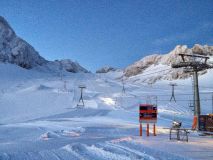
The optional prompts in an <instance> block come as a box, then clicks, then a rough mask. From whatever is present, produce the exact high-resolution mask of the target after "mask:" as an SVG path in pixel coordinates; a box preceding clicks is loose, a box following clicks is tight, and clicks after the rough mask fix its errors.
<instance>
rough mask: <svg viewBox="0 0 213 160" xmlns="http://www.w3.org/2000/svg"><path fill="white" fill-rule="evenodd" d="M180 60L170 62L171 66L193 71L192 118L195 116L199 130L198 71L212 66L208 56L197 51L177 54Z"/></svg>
mask: <svg viewBox="0 0 213 160" xmlns="http://www.w3.org/2000/svg"><path fill="white" fill-rule="evenodd" d="M179 56H180V57H181V59H182V61H181V62H178V63H175V64H172V68H184V72H185V73H193V81H194V87H193V88H194V107H195V108H194V118H196V121H197V124H196V129H197V130H199V120H198V119H199V117H200V113H201V109H200V95H199V84H198V72H200V71H203V70H206V69H210V68H213V65H211V64H208V63H207V61H208V59H209V57H207V56H203V55H201V54H199V53H193V54H179Z"/></svg>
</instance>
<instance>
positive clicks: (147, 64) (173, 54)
mask: <svg viewBox="0 0 213 160" xmlns="http://www.w3.org/2000/svg"><path fill="white" fill-rule="evenodd" d="M179 54H200V55H205V56H213V46H207V45H204V46H202V45H199V44H195V45H194V46H193V47H192V48H188V47H187V46H186V45H177V46H176V47H175V48H174V49H173V50H172V51H170V52H169V53H167V54H164V55H159V54H153V55H149V56H146V57H144V58H142V59H141V60H139V61H137V62H135V63H134V64H132V65H130V66H128V67H127V68H126V69H125V70H124V75H125V76H126V77H132V76H136V75H139V74H143V73H145V72H147V70H155V69H158V68H159V66H160V67H162V66H163V67H164V68H167V69H168V71H167V72H166V73H165V74H162V73H159V75H157V76H156V77H157V79H162V78H163V79H178V78H186V77H188V76H189V74H185V73H184V72H183V69H181V68H180V69H175V70H174V69H172V68H171V64H173V63H178V62H180V61H182V60H181V57H180V56H179ZM151 67H152V69H150V68H151ZM153 79H154V80H153ZM157 79H156V78H153V77H152V80H153V81H156V80H157Z"/></svg>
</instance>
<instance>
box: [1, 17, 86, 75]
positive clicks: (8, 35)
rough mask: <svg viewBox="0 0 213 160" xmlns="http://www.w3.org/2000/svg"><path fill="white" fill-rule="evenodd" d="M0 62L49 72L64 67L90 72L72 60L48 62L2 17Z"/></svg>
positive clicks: (69, 70)
mask: <svg viewBox="0 0 213 160" xmlns="http://www.w3.org/2000/svg"><path fill="white" fill-rule="evenodd" d="M0 62H6V63H11V64H16V65H18V66H20V67H22V68H25V69H32V68H39V69H40V70H42V68H43V70H45V69H46V68H48V70H49V71H54V70H55V69H57V70H58V68H60V67H62V68H63V69H64V70H66V71H68V72H73V73H76V72H88V71H87V70H86V69H85V68H83V67H82V66H80V65H79V64H78V63H77V62H73V61H71V60H60V61H58V60H57V61H53V62H52V61H48V60H46V59H45V58H43V57H42V56H40V55H39V53H38V52H37V51H36V50H35V49H34V48H33V47H32V46H31V45H30V44H29V43H27V42H26V41H24V40H23V39H21V38H19V37H18V36H17V35H16V33H15V31H14V30H13V29H12V28H11V27H10V25H9V24H8V22H7V21H6V20H5V19H4V18H3V17H1V16H0Z"/></svg>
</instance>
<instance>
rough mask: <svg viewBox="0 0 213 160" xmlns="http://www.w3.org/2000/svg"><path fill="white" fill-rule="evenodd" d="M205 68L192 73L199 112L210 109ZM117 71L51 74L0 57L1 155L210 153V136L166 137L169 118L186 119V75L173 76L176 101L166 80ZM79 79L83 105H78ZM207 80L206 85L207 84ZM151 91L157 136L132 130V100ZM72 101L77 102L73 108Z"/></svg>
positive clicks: (144, 99) (58, 158)
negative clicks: (196, 76) (197, 87)
mask: <svg viewBox="0 0 213 160" xmlns="http://www.w3.org/2000/svg"><path fill="white" fill-rule="evenodd" d="M212 73H213V72H211V71H209V72H208V73H207V74H205V75H203V76H200V77H199V80H200V86H201V88H200V92H201V99H202V113H203V114H206V113H210V112H211V100H210V99H211V94H209V92H210V91H213V81H212V80H213V76H212V75H213V74H212ZM121 74H122V73H120V72H109V73H106V74H92V73H76V74H72V73H66V74H64V75H63V77H62V79H61V77H60V75H58V74H56V73H49V74H47V73H43V72H42V73H41V72H39V71H38V70H25V69H23V68H21V67H18V66H16V65H11V64H0V75H1V78H0V107H1V112H0V124H1V125H0V133H1V134H0V159H1V160H13V159H14V160H24V159H27V160H36V159H37V160H38V159H39V160H43V159H44V160H75V159H76V160H78V159H79V160H90V159H91V160H95V159H97V160H105V159H107V160H135V159H136V160H137V159H142V160H158V159H160V160H164V159H168V160H181V159H183V160H184V159H202V160H205V159H209V160H210V159H213V139H212V137H201V136H198V134H199V133H197V132H191V133H190V135H189V142H188V143H187V142H181V141H170V140H169V135H168V130H165V129H163V128H165V127H170V126H171V122H172V121H173V120H174V119H175V120H176V119H178V120H181V121H182V122H183V127H185V128H190V127H191V125H192V118H193V112H192V111H191V108H190V107H189V104H188V103H189V102H190V100H192V86H191V80H190V79H187V80H176V81H173V82H175V83H177V85H178V86H177V87H176V90H175V95H176V100H177V102H176V103H175V102H173V101H172V102H170V101H169V99H170V93H171V87H170V86H169V83H170V82H169V81H159V82H157V83H156V84H152V85H150V84H147V83H141V82H137V81H134V80H131V79H129V80H128V81H125V82H124V85H125V92H122V87H123V86H122V85H123V84H122V81H121V79H120V76H121ZM79 85H85V86H86V88H85V89H84V90H83V98H84V103H85V106H81V105H80V106H78V104H79V102H78V101H79V98H80V89H79V88H78V87H79ZM208 86H210V87H208ZM156 95H157V96H158V112H159V116H158V123H157V136H155V137H154V136H152V126H150V127H151V128H150V132H151V135H150V136H149V137H146V135H145V127H144V130H143V136H142V137H139V129H138V127H139V122H138V105H139V103H149V102H150V101H151V99H152V97H153V96H156ZM77 106H78V107H77ZM144 126H145V125H144Z"/></svg>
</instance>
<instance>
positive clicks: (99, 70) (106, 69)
mask: <svg viewBox="0 0 213 160" xmlns="http://www.w3.org/2000/svg"><path fill="white" fill-rule="evenodd" d="M116 70H117V69H116V68H113V67H110V66H105V67H102V68H100V69H98V70H97V71H96V73H108V72H110V71H116Z"/></svg>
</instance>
